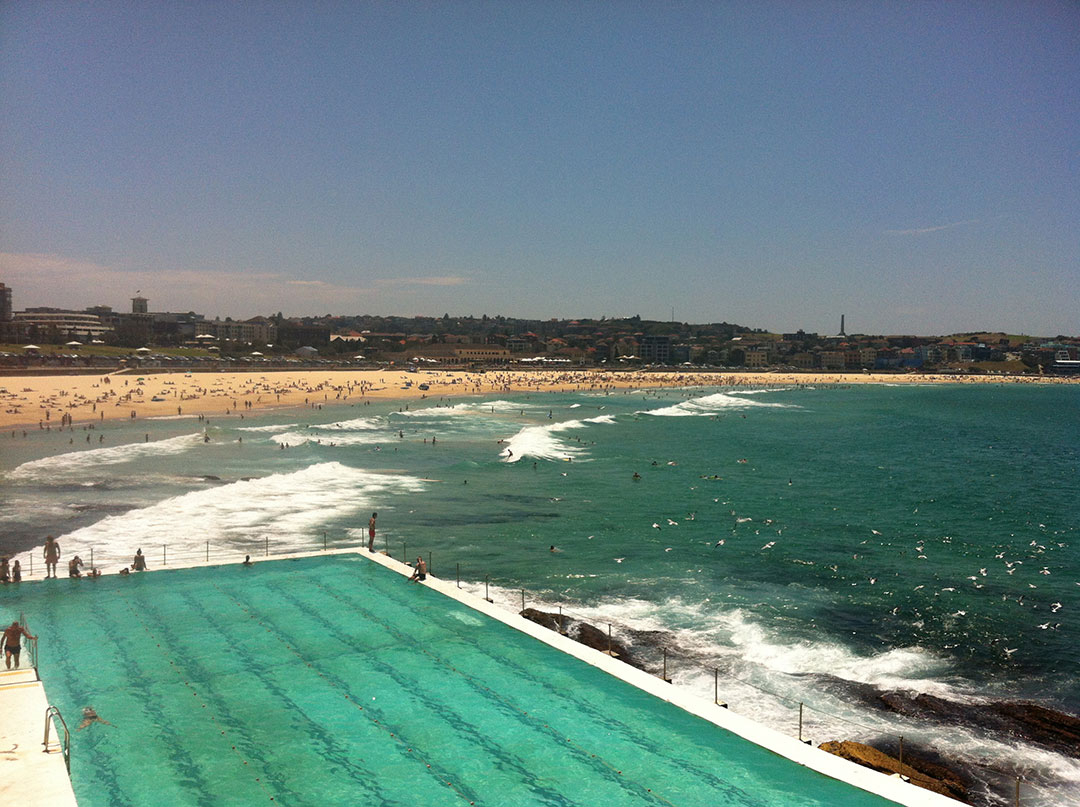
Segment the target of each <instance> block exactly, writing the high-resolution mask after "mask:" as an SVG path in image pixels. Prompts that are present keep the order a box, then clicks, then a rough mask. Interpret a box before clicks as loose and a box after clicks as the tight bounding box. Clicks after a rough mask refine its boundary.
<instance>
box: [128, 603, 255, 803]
mask: <svg viewBox="0 0 1080 807" xmlns="http://www.w3.org/2000/svg"><path fill="white" fill-rule="evenodd" d="M121 599H122V601H123V603H124V605H126V606H127V607H128V610H130V611H131V613H132V614H133V615H134V616H135V618H136V619H137V620H138V622H139V624H141V625H142V626H143V630H144V631H146V633H147V634H148V635H149V636H150V638H151V640H153V642H154V645H155V646H156V647H157V649H158V651H159V652H160V653H161V655H162V657H163V658H164V659H165V660H166V661H167V662H169V665H170V666H171V667H172V668H173V672H174V673H176V677H177V678H178V679H179V680H180V682H181V683H182V684H183V685H184V686H185V687H186V688H187V689H188V690H189V691H190V692H191V694H192V696H193V697H195V698H198V697H199V693H198V692H197V691H196V690H195V688H194V687H193V686H191V684H189V683H188V682H187V681H185V680H184V676H183V675H182V674H181V672H180V670H178V669H177V667H176V662H175V661H173V660H172V659H171V658H170V657H169V654H168V653H166V652H165V651H164V650H163V649H162V647H161V642H159V641H158V637H157V636H156V635H155V634H154V632H153V631H151V630H150V628H149V627H148V626H147V624H146V622H144V621H143V619H142V617H141V616H140V615H139V612H138V611H136V610H135V608H134V606H132V604H131V602H130V601H129V600H128V598H127V597H125V596H123V595H121ZM200 701H201V698H200ZM201 706H202V708H203V709H206V704H205V703H201ZM206 714H207V715H208V716H209V717H210V720H211V721H212V722H213V723H214V725H215V726H218V727H219V729H218V730H219V731H221V736H222V737H225V739H226V742H227V743H228V744H229V745H230V746H231V748H232V752H233V754H235V755H236V758H237V759H238V760H240V762H241V763H242V764H243V765H244V766H247V764H248V763H247V760H246V759H244V757H243V755H242V754H241V753H240V752H239V751H238V750H237V748H236V746H235V745H234V744H233V743H232V738H231V737H229V736H228V735H227V734H226V733H225V731H224V730H222V729H221V728H220V726H221V723H219V722H218V720H217V718H216V717H215V716H214V713H213V712H212V711H210V710H207V712H206ZM255 784H257V785H258V786H259V788H260V789H261V790H262V791H263V793H265V794H266V796H267V798H269V799H270V801H275V800H276V799H275V796H274V795H272V794H271V792H270V790H268V789H267V787H266V784H265V783H264V782H263V781H262V778H261V777H259V776H256V777H255Z"/></svg>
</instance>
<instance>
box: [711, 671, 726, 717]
mask: <svg viewBox="0 0 1080 807" xmlns="http://www.w3.org/2000/svg"><path fill="white" fill-rule="evenodd" d="M712 674H713V677H712V682H713V683H712V687H713V703H715V704H716V705H717V706H720V707H723V708H724V709H727V708H728V705H727V701H722V700H720V668H719V667H713V671H712Z"/></svg>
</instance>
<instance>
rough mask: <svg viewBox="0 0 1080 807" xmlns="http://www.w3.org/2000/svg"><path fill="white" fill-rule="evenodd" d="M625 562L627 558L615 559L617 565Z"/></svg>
mask: <svg viewBox="0 0 1080 807" xmlns="http://www.w3.org/2000/svg"><path fill="white" fill-rule="evenodd" d="M624 560H626V558H625V557H622V558H615V562H616V563H622V562H623V561H624Z"/></svg>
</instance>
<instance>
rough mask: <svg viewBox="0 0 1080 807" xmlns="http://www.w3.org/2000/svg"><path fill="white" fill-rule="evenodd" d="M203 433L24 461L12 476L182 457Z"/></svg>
mask: <svg viewBox="0 0 1080 807" xmlns="http://www.w3.org/2000/svg"><path fill="white" fill-rule="evenodd" d="M202 439H203V438H202V434H185V435H183V436H181V437H170V438H168V439H167V440H155V441H154V442H152V443H145V442H144V443H127V444H125V445H120V446H109V447H108V448H92V449H89V450H88V451H71V452H68V453H66V454H59V455H57V456H55V457H43V458H42V459H39V460H31V461H30V462H24V463H23V464H22V465H20V466H18V467H17V468H15V469H14V470H13V471H11V473H10V474H9V477H10V478H12V479H44V478H51V477H55V476H57V475H60V474H70V473H85V472H87V471H89V470H90V469H92V468H95V467H97V466H100V465H118V464H120V463H123V462H131V461H132V460H137V459H142V458H144V457H166V456H169V455H174V454H183V453H184V452H185V451H190V450H192V449H194V448H197V447H198V446H199V445H201V444H202Z"/></svg>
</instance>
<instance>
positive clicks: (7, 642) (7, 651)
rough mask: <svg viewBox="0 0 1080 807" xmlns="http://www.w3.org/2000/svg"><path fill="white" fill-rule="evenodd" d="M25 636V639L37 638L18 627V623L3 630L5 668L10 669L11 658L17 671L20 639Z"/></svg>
mask: <svg viewBox="0 0 1080 807" xmlns="http://www.w3.org/2000/svg"><path fill="white" fill-rule="evenodd" d="M23 636H25V637H26V638H27V639H37V636H31V635H30V632H29V631H28V630H27V629H26V628H24V627H23V626H22V625H20V624H19V623H18V622H12V623H11V625H10V626H8V628H7V629H5V630H4V661H5V662H6V663H7V668H8V669H9V670H10V669H11V657H12V656H14V657H15V669H16V670H17V669H19V653H21V652H22V643H21V642H20V639H21V638H22V637H23Z"/></svg>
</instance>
